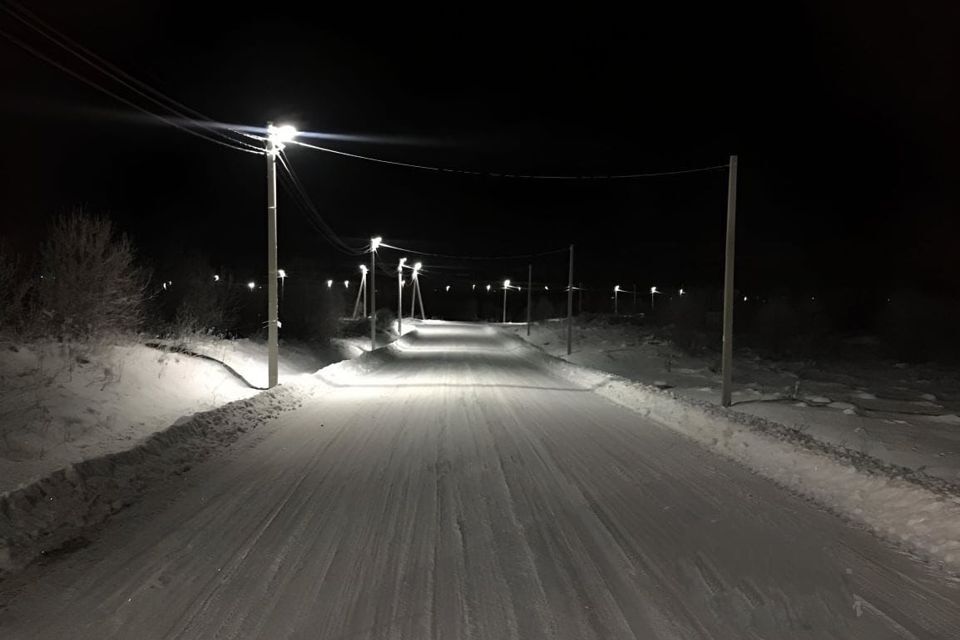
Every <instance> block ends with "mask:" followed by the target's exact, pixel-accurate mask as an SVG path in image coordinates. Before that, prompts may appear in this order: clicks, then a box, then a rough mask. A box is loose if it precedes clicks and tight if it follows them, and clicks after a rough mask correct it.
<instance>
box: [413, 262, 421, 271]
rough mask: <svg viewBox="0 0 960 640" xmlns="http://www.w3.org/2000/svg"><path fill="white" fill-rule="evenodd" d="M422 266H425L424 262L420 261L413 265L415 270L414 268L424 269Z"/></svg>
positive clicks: (415, 269)
mask: <svg viewBox="0 0 960 640" xmlns="http://www.w3.org/2000/svg"><path fill="white" fill-rule="evenodd" d="M422 268H423V263H422V262H418V263H416V264H415V265H413V270H414V271H420V269H422Z"/></svg>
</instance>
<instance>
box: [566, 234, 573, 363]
mask: <svg viewBox="0 0 960 640" xmlns="http://www.w3.org/2000/svg"><path fill="white" fill-rule="evenodd" d="M571 353H573V245H572V244H571V245H570V277H569V278H568V279H567V355H570V354H571Z"/></svg>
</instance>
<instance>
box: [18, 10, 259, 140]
mask: <svg viewBox="0 0 960 640" xmlns="http://www.w3.org/2000/svg"><path fill="white" fill-rule="evenodd" d="M11 4H13V5H14V6H16V7H17V8H18V9H19V10H21V11H23V12H24V13H26V14H28V15H30V16H33V14H30V12H29V11H27V10H25V9H23V8H22V7H20V6H19V5H17V4H16V3H11ZM0 9H3V10H4V11H6V12H7V14H9V15H10V16H12V17H14V18H15V19H17V20H19V21H20V22H21V23H23V24H24V25H26V26H27V27H28V28H30V29H32V30H33V31H35V32H36V33H39V34H40V35H41V36H43V37H44V38H46V39H48V40H50V41H52V42H53V43H54V44H56V45H57V46H59V47H61V48H62V49H64V50H66V51H67V52H68V53H70V54H72V55H73V56H75V57H76V58H78V59H80V60H81V61H83V62H84V63H86V64H87V65H88V66H90V67H92V68H93V69H95V70H97V71H99V72H100V73H101V74H103V75H105V76H107V77H109V78H111V79H113V80H114V81H116V82H118V83H120V84H121V85H123V86H124V87H126V88H128V89H130V90H131V91H133V92H134V93H136V94H138V95H140V96H142V97H144V98H146V99H147V100H149V101H151V102H153V103H154V104H155V105H157V106H159V107H161V108H163V109H165V110H166V111H169V112H171V113H172V114H174V115H176V116H178V117H179V118H181V119H183V120H187V121H190V122H192V123H193V124H194V125H195V126H196V127H197V128H199V129H201V130H203V131H204V132H206V133H207V135H205V134H204V133H200V132H198V131H194V130H193V129H191V128H189V127H185V126H182V125H181V124H179V123H177V122H176V121H175V120H174V119H172V118H170V117H167V116H165V115H161V114H158V113H155V112H153V111H151V110H149V109H147V108H145V107H143V106H141V105H138V104H136V103H135V102H133V101H132V100H129V99H127V98H124V97H123V96H120V95H119V94H117V93H116V92H114V91H111V90H110V89H107V88H106V87H104V86H102V85H101V84H99V83H97V82H96V81H94V80H92V79H90V78H88V77H86V76H84V75H83V74H81V73H79V72H77V71H74V70H73V69H70V68H69V67H67V66H66V65H65V64H63V63H61V62H59V61H57V60H54V59H53V58H52V57H50V56H48V55H46V54H44V53H42V52H40V51H39V50H38V49H36V48H35V47H33V46H31V45H29V44H27V43H26V42H24V41H23V40H21V39H20V38H17V37H16V36H14V35H12V34H10V33H9V32H6V31H3V30H0V35H2V36H3V37H5V38H7V39H8V40H9V41H10V42H12V43H13V44H15V45H17V46H18V47H20V48H21V49H24V50H25V51H27V52H28V53H30V54H32V55H33V56H35V57H37V58H39V59H40V60H42V61H44V62H46V63H47V64H50V65H52V66H54V67H56V68H57V69H60V70H61V71H63V72H64V73H66V74H68V75H70V76H72V77H73V78H75V79H77V80H79V81H81V82H83V83H84V84H87V85H89V86H91V87H93V88H95V89H97V90H98V91H101V92H102V93H104V94H106V95H108V96H110V97H112V98H114V99H115V100H118V101H120V102H122V103H124V104H126V105H128V106H130V107H133V108H134V109H137V110H138V111H141V112H143V113H145V114H147V115H150V116H153V117H154V118H157V119H159V120H161V121H163V122H164V123H166V124H169V125H170V126H172V127H175V128H177V129H180V130H181V131H184V132H185V133H189V134H190V135H193V136H196V137H198V138H202V139H204V140H207V141H208V142H213V143H215V144H220V145H222V146H227V147H230V148H232V149H236V150H238V151H245V152H247V153H257V154H262V153H264V151H263V150H262V149H260V148H258V147H256V146H254V145H251V144H250V143H247V142H243V141H240V140H236V139H234V138H231V137H230V136H227V135H225V134H223V133H221V132H219V131H217V130H215V129H213V128H211V127H209V126H205V125H203V124H201V121H198V120H195V119H190V118H185V117H184V114H183V113H181V112H179V111H177V109H174V108H173V107H170V106H169V105H166V104H164V103H163V102H161V101H160V100H158V99H157V98H154V97H153V96H150V95H148V94H147V93H145V92H144V91H141V90H140V89H138V88H137V87H135V86H133V85H132V84H131V83H130V82H127V81H125V80H124V79H123V78H121V77H119V76H118V75H117V73H118V74H121V75H123V76H125V77H127V78H129V79H130V81H131V82H134V83H137V84H139V85H141V86H143V87H144V88H145V89H146V90H148V91H152V92H154V93H156V94H157V95H160V96H162V97H164V98H165V99H166V100H168V101H170V102H173V103H174V104H178V105H179V103H177V102H176V101H174V100H172V99H171V98H168V97H166V96H164V95H163V94H162V93H160V92H159V91H157V90H155V89H152V88H150V87H149V86H147V85H145V84H144V83H141V82H140V81H139V80H136V79H135V78H133V77H132V76H130V75H129V74H126V73H125V72H123V71H122V70H120V69H117V68H116V67H114V66H113V65H111V64H110V63H109V62H107V61H105V60H103V59H102V58H99V57H98V56H96V54H94V53H92V52H90V51H88V50H86V49H83V47H82V46H80V45H76V44H75V43H74V44H75V46H77V47H78V48H80V49H81V50H83V51H85V52H86V53H87V55H88V56H90V58H95V59H96V60H99V61H101V63H102V64H104V65H108V66H110V67H112V68H113V69H115V70H116V73H112V72H111V71H109V70H106V69H104V68H103V67H102V66H100V65H98V64H97V62H95V61H93V60H91V59H90V58H88V57H86V56H84V55H83V54H80V53H78V52H77V51H75V50H73V49H71V48H70V46H69V45H67V44H64V43H63V42H61V41H60V40H58V39H57V38H56V37H55V36H52V35H50V34H49V33H47V32H45V31H44V30H43V29H40V28H39V27H37V26H36V25H34V24H31V23H30V22H29V21H28V20H26V19H25V18H24V17H23V16H20V15H18V14H17V13H15V12H14V11H12V10H11V9H10V8H9V7H7V6H3V5H0ZM33 18H34V19H35V20H36V21H37V22H40V24H44V25H45V23H43V22H42V21H40V20H39V19H38V18H36V17H35V16H33ZM45 26H46V25H45ZM47 28H48V29H50V30H51V31H54V33H58V32H56V30H54V29H52V28H50V27H47ZM61 37H64V38H65V39H67V40H68V41H69V38H66V37H65V36H61ZM71 42H72V41H71ZM180 106H181V107H183V105H180ZM183 108H184V109H185V110H186V111H188V112H190V111H192V112H193V113H195V114H196V115H198V116H200V117H201V118H203V119H205V120H207V121H209V120H210V119H209V118H207V117H206V116H203V114H200V113H199V112H196V111H193V110H192V109H189V108H187V107H183ZM211 136H219V137H211Z"/></svg>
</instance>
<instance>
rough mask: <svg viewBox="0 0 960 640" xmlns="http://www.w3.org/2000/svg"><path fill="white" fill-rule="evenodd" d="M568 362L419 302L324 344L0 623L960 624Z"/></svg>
mask: <svg viewBox="0 0 960 640" xmlns="http://www.w3.org/2000/svg"><path fill="white" fill-rule="evenodd" d="M553 362H555V361H548V359H546V358H545V357H544V356H543V355H541V354H539V353H538V352H537V351H535V350H533V349H530V348H529V347H527V346H525V345H523V344H522V343H521V342H519V341H516V340H514V339H512V338H508V337H506V336H503V335H501V334H498V333H497V332H496V331H495V330H493V329H492V328H488V327H481V326H476V325H456V324H434V323H427V324H425V325H423V326H421V328H420V329H419V331H418V332H417V333H416V334H414V335H411V336H407V337H406V338H405V339H404V340H402V341H400V343H399V344H396V345H394V346H392V347H388V348H387V349H382V350H380V351H378V352H376V353H373V354H368V355H367V356H364V357H363V358H360V359H358V360H357V361H354V362H350V363H341V364H337V365H333V366H331V367H327V368H326V369H324V370H323V371H321V372H319V374H318V375H317V377H316V380H315V383H314V386H313V387H312V388H311V387H301V389H300V392H301V393H302V394H303V398H302V399H303V404H302V406H300V408H299V409H296V410H293V411H290V412H287V413H284V414H283V415H282V416H280V417H279V418H276V419H274V420H273V421H272V422H270V423H268V424H266V425H264V426H262V427H261V428H259V429H258V430H257V431H255V432H253V433H250V434H246V435H244V436H242V437H241V440H240V441H238V443H237V446H235V447H233V448H232V449H231V450H230V454H229V456H226V457H219V458H216V459H211V460H209V461H207V462H206V463H203V464H200V465H198V466H197V467H195V468H194V469H193V470H191V471H190V472H189V473H188V474H187V475H186V476H184V478H183V479H182V480H181V481H179V482H172V483H171V484H170V485H169V486H167V487H165V488H162V489H161V490H158V491H156V492H155V493H153V494H151V495H150V496H148V498H147V499H146V500H144V501H143V502H141V503H139V504H137V505H135V506H133V507H131V508H129V509H127V510H126V511H124V512H123V513H121V514H120V515H119V516H118V517H117V519H116V520H115V522H114V524H113V525H111V526H110V527H108V528H107V529H105V530H104V531H103V532H102V535H101V536H100V537H99V538H98V539H96V540H94V541H92V542H91V543H90V544H89V545H87V546H86V547H84V548H82V549H79V550H78V551H76V552H74V553H72V554H70V555H68V556H66V557H64V558H62V559H61V560H60V561H58V562H55V563H52V564H49V565H46V566H34V567H33V568H31V569H29V570H28V571H27V573H25V574H23V575H21V576H19V577H18V578H15V579H12V581H10V582H7V583H6V584H3V585H2V586H0V636H2V637H4V638H11V639H19V638H76V639H83V638H97V639H98V640H99V639H101V638H144V639H150V638H174V637H176V638H212V637H221V638H418V639H419V638H444V639H446V638H497V639H501V638H503V639H506V638H524V639H532V638H551V639H552V638H571V639H577V640H580V639H589V638H604V639H607V638H683V639H687V638H736V639H739V638H745V637H763V638H778V639H780V638H784V639H789V638H870V639H884V638H899V639H902V638H953V637H956V633H955V632H956V630H957V629H958V628H960V607H958V606H957V605H958V602H960V585H958V583H957V582H956V581H953V580H951V579H949V578H948V577H947V576H946V575H944V574H943V573H941V572H939V571H936V570H932V569H931V568H929V567H928V566H926V565H924V564H922V563H920V562H918V561H916V560H914V559H913V558H911V557H910V556H909V555H907V554H905V553H903V552H902V551H899V550H898V549H896V548H894V547H892V546H890V545H889V544H888V543H886V542H883V541H881V540H880V539H878V538H877V537H875V536H873V535H872V534H870V533H869V532H868V531H866V530H864V529H862V528H860V527H858V526H854V525H852V524H850V523H849V522H846V521H843V520H841V519H839V518H837V517H835V516H834V515H831V514H830V513H827V512H826V511H824V510H822V509H820V508H818V507H817V506H815V505H814V504H813V503H811V502H809V501H807V500H804V499H802V498H801V497H798V496H797V495H796V494H794V493H792V492H788V491H786V490H784V489H782V488H780V487H779V486H777V485H776V484H774V483H771V482H769V481H768V480H766V479H765V478H763V477H761V476H760V475H757V474H755V473H751V472H750V471H748V470H747V469H746V468H745V467H743V466H741V465H739V464H737V463H735V462H732V461H730V460H728V459H726V458H724V457H721V456H718V455H716V454H715V453H713V452H711V451H709V450H707V449H706V448H704V447H701V446H699V445H698V444H696V443H694V442H692V441H691V440H689V439H688V438H686V437H684V436H681V435H679V434H677V433H676V432H675V431H672V430H670V429H666V428H664V427H662V426H660V425H659V424H657V423H655V422H653V421H651V420H648V419H644V418H642V417H641V416H640V415H639V414H638V413H636V412H633V411H630V410H628V409H626V408H624V407H622V406H620V405H618V404H614V403H612V402H610V401H609V400H607V399H605V398H604V397H601V396H600V395H599V394H598V393H594V392H593V391H592V388H593V385H592V384H589V375H588V374H585V373H583V372H581V373H580V374H578V375H574V376H567V375H561V372H560V369H558V368H557V367H556V366H554V364H553ZM598 379H599V378H598Z"/></svg>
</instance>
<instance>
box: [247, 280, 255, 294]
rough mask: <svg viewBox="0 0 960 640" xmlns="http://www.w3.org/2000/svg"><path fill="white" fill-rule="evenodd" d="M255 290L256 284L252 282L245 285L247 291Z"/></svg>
mask: <svg viewBox="0 0 960 640" xmlns="http://www.w3.org/2000/svg"><path fill="white" fill-rule="evenodd" d="M256 288H257V283H256V282H254V281H253V280H251V281H250V282H248V283H247V289H250V291H253V290H254V289H256Z"/></svg>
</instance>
